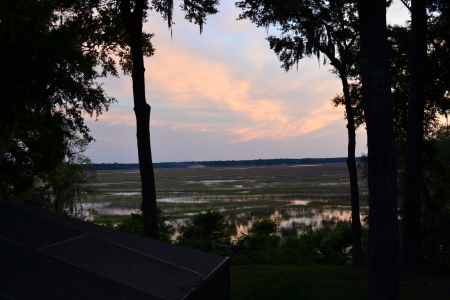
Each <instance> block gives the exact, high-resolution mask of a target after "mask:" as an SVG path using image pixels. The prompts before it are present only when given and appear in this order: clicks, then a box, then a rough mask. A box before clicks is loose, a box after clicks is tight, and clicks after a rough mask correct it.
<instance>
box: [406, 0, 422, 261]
mask: <svg viewBox="0 0 450 300" xmlns="http://www.w3.org/2000/svg"><path fill="white" fill-rule="evenodd" d="M411 4H412V5H411V23H412V26H411V34H412V47H411V62H410V70H411V73H410V86H409V100H408V119H407V131H406V132H407V135H406V168H405V183H404V189H405V191H404V196H403V227H402V229H403V230H402V265H403V266H404V267H409V268H414V267H417V266H419V265H421V263H422V261H423V253H422V241H421V234H420V232H421V213H420V211H421V201H420V200H421V199H420V198H421V197H420V187H421V183H422V180H423V175H422V140H423V120H424V105H425V88H426V83H427V81H426V79H425V78H426V77H427V68H426V64H427V12H426V1H425V0H412V1H411ZM424 77H425V78H424Z"/></svg>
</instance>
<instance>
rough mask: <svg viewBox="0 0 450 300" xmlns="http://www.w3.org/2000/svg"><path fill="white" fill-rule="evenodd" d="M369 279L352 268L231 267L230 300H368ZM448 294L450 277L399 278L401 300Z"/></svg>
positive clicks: (438, 298) (364, 271) (441, 299)
mask: <svg viewBox="0 0 450 300" xmlns="http://www.w3.org/2000/svg"><path fill="white" fill-rule="evenodd" d="M367 277H368V275H367V269H366V268H355V267H352V266H336V265H307V266H280V265H275V266H274V265H243V266H232V267H231V299H233V300H240V299H255V300H256V299H262V300H265V299H280V300H283V299H330V300H331V299H333V300H340V299H342V300H352V299H355V300H359V299H367V297H368V295H367V291H368V281H367ZM449 294H450V278H449V277H448V275H439V274H435V273H430V272H429V271H426V272H421V273H402V274H401V275H400V299H404V300H423V299H433V300H444V299H448V298H449Z"/></svg>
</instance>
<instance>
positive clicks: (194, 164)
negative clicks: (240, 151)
mask: <svg viewBox="0 0 450 300" xmlns="http://www.w3.org/2000/svg"><path fill="white" fill-rule="evenodd" d="M346 160H347V158H346V157H330V158H300V159H296V158H277V159H252V160H212V161H187V162H161V163H153V168H155V169H165V168H201V167H239V166H276V165H308V164H312V165H315V164H329V163H345V162H346ZM356 161H357V162H360V161H361V157H357V158H356ZM86 167H88V168H92V169H94V170H96V171H102V170H134V169H139V164H121V163H110V164H108V163H103V164H88V165H86Z"/></svg>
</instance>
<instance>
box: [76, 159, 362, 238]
mask: <svg viewBox="0 0 450 300" xmlns="http://www.w3.org/2000/svg"><path fill="white" fill-rule="evenodd" d="M155 180H156V188H157V199H160V201H159V202H158V206H159V207H162V208H163V209H164V210H165V211H166V213H167V214H168V215H170V216H171V220H172V221H173V222H174V223H176V224H182V223H183V222H185V221H186V220H187V219H188V218H190V217H192V215H193V214H195V213H198V212H201V211H205V210H206V209H218V210H220V211H221V212H223V213H224V214H225V215H226V216H227V218H228V220H229V221H230V222H231V223H232V231H233V232H234V233H235V234H239V232H246V230H247V228H249V227H250V226H251V224H252V222H253V221H254V220H256V219H257V218H260V217H262V216H271V217H273V218H275V219H277V221H278V222H279V223H280V234H283V232H285V233H287V232H291V233H293V232H295V231H296V230H297V229H299V228H300V227H301V226H303V225H305V224H310V223H312V224H313V226H314V227H315V228H318V227H323V226H333V224H334V223H335V222H336V220H334V219H333V218H336V217H335V216H334V217H333V216H332V214H331V213H330V211H335V212H338V211H343V212H345V211H347V212H348V211H349V210H350V185H349V180H348V171H347V167H346V165H345V163H337V164H323V165H320V166H286V165H284V166H255V167H229V168H213V167H210V168H179V169H155ZM96 187H97V191H98V192H97V195H96V196H95V197H91V198H89V199H87V200H86V202H87V203H86V204H84V205H85V206H86V207H88V206H89V205H96V207H97V208H98V209H97V211H98V212H99V216H98V217H99V219H106V218H109V219H111V220H118V219H122V217H121V216H119V215H120V214H130V213H131V212H134V211H136V210H137V209H139V207H140V203H141V197H140V195H139V191H140V177H139V172H138V171H136V170H133V171H129V170H120V171H98V183H97V184H96ZM360 191H361V205H362V206H365V205H367V202H366V196H365V194H366V187H365V184H364V182H363V181H361V182H360ZM299 203H302V204H299ZM305 203H306V205H305ZM307 210H308V211H309V212H308V211H307ZM324 212H326V213H324ZM318 213H319V214H320V213H322V217H321V218H317V217H316V218H315V219H314V216H315V214H318ZM108 214H109V215H111V216H109V217H107V215H108ZM308 218H309V219H308ZM327 218H328V219H329V220H328V221H329V222H328V221H327V220H325V219H327ZM324 220H325V221H324ZM341 221H342V220H341ZM297 226H298V227H297Z"/></svg>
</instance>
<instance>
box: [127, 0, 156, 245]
mask: <svg viewBox="0 0 450 300" xmlns="http://www.w3.org/2000/svg"><path fill="white" fill-rule="evenodd" d="M130 6H131V5H130V1H129V0H128V1H127V0H122V1H121V2H120V11H121V18H122V21H123V23H124V25H125V28H126V31H127V33H128V35H129V37H130V47H131V56H132V60H133V69H132V73H131V76H132V78H133V97H134V112H135V115H136V131H137V133H136V137H137V146H138V156H139V170H140V173H141V185H142V205H141V210H142V213H143V215H144V235H145V236H146V237H150V238H153V239H158V238H159V231H158V219H157V211H156V188H155V176H154V173H153V163H152V152H151V146H150V110H151V108H150V105H148V104H147V101H146V100H145V77H144V72H145V68H144V56H143V52H142V16H143V8H144V0H137V1H136V4H135V7H134V10H133V12H131V8H130Z"/></svg>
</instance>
